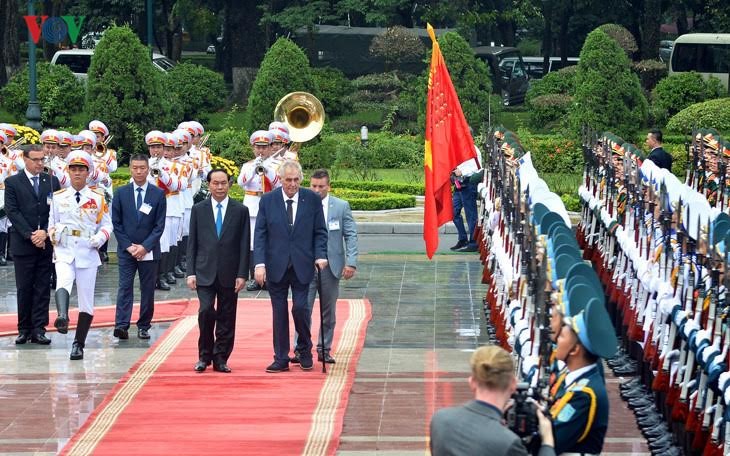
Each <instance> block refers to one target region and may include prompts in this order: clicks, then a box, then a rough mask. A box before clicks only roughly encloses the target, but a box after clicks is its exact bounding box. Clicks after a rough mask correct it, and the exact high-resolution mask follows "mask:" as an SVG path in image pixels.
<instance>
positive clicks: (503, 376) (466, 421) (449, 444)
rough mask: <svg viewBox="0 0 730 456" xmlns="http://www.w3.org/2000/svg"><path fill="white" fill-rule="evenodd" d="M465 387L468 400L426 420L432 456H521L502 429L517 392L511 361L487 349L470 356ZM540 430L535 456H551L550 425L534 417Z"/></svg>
mask: <svg viewBox="0 0 730 456" xmlns="http://www.w3.org/2000/svg"><path fill="white" fill-rule="evenodd" d="M470 364H471V373H472V374H471V376H470V377H469V387H470V388H471V390H472V392H473V393H474V400H472V401H469V402H467V403H466V404H464V405H461V406H458V407H450V408H445V409H441V410H438V411H437V412H436V413H434V415H433V417H431V441H430V447H431V454H432V455H433V456H474V455H479V454H483V455H490V456H500V455H504V456H520V455H524V456H526V455H527V454H528V452H527V449H526V448H525V446H524V445H523V444H522V440H521V439H520V438H519V437H518V436H517V434H515V433H514V432H512V431H511V430H509V429H508V428H507V427H506V426H505V425H504V424H503V417H502V414H503V413H504V410H505V409H506V408H507V405H508V403H509V400H510V397H511V396H512V394H513V393H514V392H515V390H516V389H517V379H516V378H515V374H514V371H515V367H514V363H513V362H512V358H511V357H510V355H509V353H507V352H506V351H505V350H504V349H502V348H501V347H498V346H496V345H490V346H486V347H481V348H479V349H478V350H477V351H475V352H474V354H472V356H471V360H470ZM537 416H538V421H539V424H540V429H539V431H540V437H541V439H542V445H541V446H540V451H539V453H538V455H539V456H554V455H555V450H554V447H555V441H554V438H553V432H552V423H551V422H550V420H549V419H547V418H546V417H545V415H543V413H542V412H540V411H538V412H537Z"/></svg>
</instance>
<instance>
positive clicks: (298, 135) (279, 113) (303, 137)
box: [274, 92, 324, 150]
mask: <svg viewBox="0 0 730 456" xmlns="http://www.w3.org/2000/svg"><path fill="white" fill-rule="evenodd" d="M274 120H276V121H277V122H284V123H285V124H286V126H287V127H289V138H290V139H291V141H292V143H294V144H292V146H291V147H290V149H292V150H298V149H299V144H298V143H303V142H307V141H309V140H310V139H312V138H314V137H315V136H317V135H318V134H319V132H320V131H321V130H322V127H323V126H324V108H323V107H322V103H320V101H319V100H318V99H317V97H315V96H314V95H312V94H311V93H307V92H291V93H288V94H286V95H284V97H283V98H282V99H281V100H279V102H278V103H277V104H276V108H274Z"/></svg>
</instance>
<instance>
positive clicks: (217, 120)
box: [199, 107, 246, 131]
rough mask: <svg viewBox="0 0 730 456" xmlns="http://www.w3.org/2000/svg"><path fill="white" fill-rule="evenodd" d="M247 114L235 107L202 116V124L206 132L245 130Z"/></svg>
mask: <svg viewBox="0 0 730 456" xmlns="http://www.w3.org/2000/svg"><path fill="white" fill-rule="evenodd" d="M245 118H246V112H245V111H244V109H243V108H240V107H235V109H234V108H231V109H226V110H225V111H220V112H208V113H205V114H201V115H200V119H199V120H200V122H201V123H202V124H203V125H204V126H205V130H206V131H219V130H223V129H224V128H228V127H231V128H243V124H244V121H245Z"/></svg>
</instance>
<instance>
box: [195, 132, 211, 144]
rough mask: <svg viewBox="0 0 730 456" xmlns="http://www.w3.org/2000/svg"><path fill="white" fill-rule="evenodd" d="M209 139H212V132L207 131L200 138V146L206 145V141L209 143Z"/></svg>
mask: <svg viewBox="0 0 730 456" xmlns="http://www.w3.org/2000/svg"><path fill="white" fill-rule="evenodd" d="M209 139H210V133H206V134H205V135H203V137H202V138H201V139H200V142H199V143H198V147H203V146H205V143H207V142H208V140H209Z"/></svg>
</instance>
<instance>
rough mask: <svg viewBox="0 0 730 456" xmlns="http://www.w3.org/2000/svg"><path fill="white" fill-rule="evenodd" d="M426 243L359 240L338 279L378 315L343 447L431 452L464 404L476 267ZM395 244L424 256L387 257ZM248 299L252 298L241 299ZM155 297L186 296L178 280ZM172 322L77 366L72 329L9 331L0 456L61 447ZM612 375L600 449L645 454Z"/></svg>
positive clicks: (104, 339)
mask: <svg viewBox="0 0 730 456" xmlns="http://www.w3.org/2000/svg"><path fill="white" fill-rule="evenodd" d="M449 241H451V242H453V236H446V237H442V241H441V246H442V248H441V249H440V252H447V251H448V248H447V247H448V245H449ZM422 242H423V241H422V240H421V237H420V235H363V236H361V239H360V246H361V252H362V255H361V257H360V265H359V267H358V274H357V275H356V276H355V278H354V279H352V280H350V281H347V282H342V290H341V296H342V297H343V298H367V299H369V300H370V302H371V303H372V309H373V318H372V321H371V322H370V324H369V326H368V332H367V338H366V342H365V349H364V350H363V352H362V356H361V359H360V362H359V365H358V368H357V374H356V378H355V383H354V385H353V390H352V393H351V395H350V402H349V405H348V408H347V412H346V415H345V420H344V429H343V433H342V437H341V442H340V447H339V451H338V454H341V455H345V456H356V455H358V456H359V455H370V454H379V455H408V454H413V455H416V454H424V453H425V452H426V450H427V447H428V442H427V438H426V436H427V435H428V420H429V418H430V415H431V414H432V413H433V411H434V410H435V409H438V408H440V407H443V406H446V405H451V404H455V403H460V402H463V401H465V400H467V399H469V390H468V385H467V383H466V377H467V375H468V362H467V360H468V357H469V355H470V352H471V351H472V350H473V349H474V348H475V347H477V346H479V345H481V344H484V343H485V342H486V341H487V338H486V333H485V331H484V324H485V323H484V318H483V314H482V310H481V297H482V295H483V294H484V286H483V285H482V284H481V283H480V279H481V266H480V264H479V262H478V260H477V258H476V256H474V255H463V254H448V255H437V256H435V257H434V260H433V261H428V260H427V259H426V257H425V255H423V254H422V253H420V252H422V249H423V247H422V245H423V244H422ZM393 251H397V252H419V253H410V254H409V253H398V254H393V253H383V252H393ZM116 275H117V270H116V267H115V266H114V265H105V266H103V268H102V269H101V270H100V274H99V279H98V281H97V293H96V297H97V304H98V305H111V304H113V301H114V298H115V295H116V282H117V278H116ZM247 295H248V296H254V295H255V294H254V293H249V292H244V293H242V294H241V296H242V297H245V296H247ZM259 295H260V296H266V293H265V292H263V293H260V294H259ZM156 297H157V299H159V300H166V299H175V298H188V297H191V293H190V292H189V291H188V290H187V289H186V288H184V286H183V285H182V284H179V285H177V286H175V287H173V289H172V290H171V291H170V292H167V293H158V294H157V296H156ZM72 302H75V298H72ZM14 309H15V296H14V277H13V274H12V267H4V268H0V312H12V311H14ZM168 326H169V325H168V324H159V325H155V327H154V328H153V331H152V340H151V341H140V340H137V339H136V338H135V337H134V336H132V337H131V338H130V339H129V340H128V341H126V342H124V343H122V344H120V343H119V341H118V340H117V339H115V338H113V337H112V334H111V329H110V328H103V329H95V330H92V331H91V332H90V335H89V341H88V344H87V347H88V348H87V350H86V359H84V361H82V362H70V361H69V360H68V353H69V350H70V345H71V342H72V340H73V333H69V334H68V335H60V334H56V333H49V335H51V338H52V339H53V343H52V345H51V346H50V347H40V346H36V345H25V346H19V347H16V346H15V345H14V344H13V338H11V337H4V338H0V366H2V370H1V371H0V453H4V454H54V453H56V452H57V451H58V450H60V449H61V448H62V447H63V445H64V444H65V442H66V441H67V440H68V438H69V436H71V435H72V434H73V433H74V432H75V431H76V430H77V429H78V428H79V426H80V425H81V424H82V423H83V422H84V420H85V419H86V418H87V417H88V415H89V413H90V412H91V411H92V410H93V409H94V407H95V406H96V405H97V404H99V403H100V402H101V400H102V399H103V397H104V395H105V394H106V393H107V392H108V391H109V390H110V389H111V388H112V386H113V385H114V384H115V382H116V381H117V379H119V378H120V377H121V376H122V375H123V374H124V373H125V372H126V371H127V370H128V369H129V368H130V367H131V366H132V365H133V364H134V362H135V361H136V360H137V359H138V358H139V357H140V356H141V355H142V354H143V353H144V351H145V350H146V348H147V347H149V345H150V344H151V343H152V342H154V341H155V339H156V338H158V337H159V336H160V335H161V334H162V333H163V332H164V331H165V330H166V329H167V327H168ZM334 355H335V357H336V353H335V354H334ZM191 362H192V361H191ZM607 377H608V379H609V383H608V386H609V391H610V393H611V407H612V410H611V418H610V425H609V435H608V438H607V442H606V445H605V447H604V450H605V453H604V454H613V455H618V454H647V453H648V451H647V449H646V443H645V442H644V440H643V439H642V438H641V435H640V434H639V432H638V430H637V429H636V426H635V425H634V424H633V423H634V421H633V416H632V415H631V413H630V412H629V411H628V410H627V409H626V407H625V406H624V405H623V403H622V402H621V401H620V399H619V398H618V394H617V384H618V380H616V379H615V378H613V377H612V374H610V373H609V374H608V375H607Z"/></svg>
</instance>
